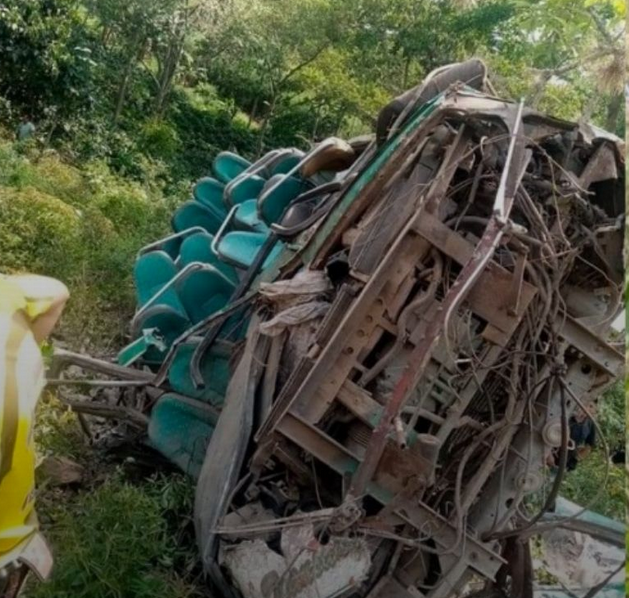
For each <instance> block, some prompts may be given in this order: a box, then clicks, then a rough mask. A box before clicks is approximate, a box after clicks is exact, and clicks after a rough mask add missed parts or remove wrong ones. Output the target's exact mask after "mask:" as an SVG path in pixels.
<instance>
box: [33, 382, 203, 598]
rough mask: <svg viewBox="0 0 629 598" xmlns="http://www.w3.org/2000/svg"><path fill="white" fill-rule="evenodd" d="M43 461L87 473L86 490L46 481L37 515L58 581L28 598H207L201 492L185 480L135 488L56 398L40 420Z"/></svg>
mask: <svg viewBox="0 0 629 598" xmlns="http://www.w3.org/2000/svg"><path fill="white" fill-rule="evenodd" d="M36 442H37V447H38V453H39V455H40V457H44V456H46V455H56V456H64V457H69V458H71V459H74V460H76V461H77V462H78V463H80V464H81V465H83V466H84V467H85V471H86V475H85V479H84V480H83V481H82V482H81V485H80V487H79V489H78V490H77V489H70V488H58V487H57V488H55V487H52V486H50V485H47V483H46V482H45V481H41V482H40V485H39V487H38V489H37V513H38V516H39V519H40V522H41V527H42V532H43V533H44V535H45V536H46V538H47V540H48V542H49V544H50V545H51V547H52V551H53V554H54V559H55V565H54V569H53V575H52V578H51V580H50V581H49V582H48V583H45V584H39V583H34V582H31V584H30V586H29V588H28V590H27V593H26V596H27V598H67V597H68V596H72V597H73V598H196V597H201V596H205V595H206V594H204V593H202V592H203V590H202V588H203V584H202V583H201V580H200V579H199V567H198V555H197V551H196V547H195V544H194V531H193V524H192V507H193V497H194V487H193V485H192V483H191V481H190V479H189V478H187V477H186V476H184V475H179V474H177V475H169V476H165V475H163V474H155V475H153V476H151V477H149V478H148V479H140V480H137V479H135V480H134V481H133V482H132V481H131V480H130V479H129V476H128V475H127V474H126V473H125V468H124V467H122V466H116V465H114V464H112V463H111V462H108V461H107V460H105V459H103V458H102V457H101V456H99V455H98V454H97V453H95V452H93V451H91V450H90V448H89V447H88V446H87V441H86V440H85V438H84V436H83V435H82V433H81V431H80V428H79V426H78V422H77V419H76V415H75V414H73V413H72V412H70V411H69V410H68V409H67V408H65V407H64V406H63V404H62V403H61V402H60V401H59V400H57V399H56V398H55V396H54V395H52V394H49V393H48V394H46V395H45V396H44V397H43V398H42V401H41V402H40V405H39V408H38V413H37V426H36Z"/></svg>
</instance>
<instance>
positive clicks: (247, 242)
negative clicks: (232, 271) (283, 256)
mask: <svg viewBox="0 0 629 598" xmlns="http://www.w3.org/2000/svg"><path fill="white" fill-rule="evenodd" d="M267 238H268V234H266V233H256V232H240V231H236V232H232V233H227V234H226V235H225V236H224V237H223V239H222V240H221V242H220V243H219V245H218V252H219V254H220V256H221V257H222V258H223V259H225V260H226V261H229V262H230V263H233V264H234V265H236V267H238V268H243V269H247V268H249V267H250V266H251V264H253V261H254V260H255V257H256V255H257V253H258V251H260V249H261V248H262V245H264V242H265V241H266V239H267ZM282 247H283V246H282V244H281V243H279V242H278V243H276V244H275V246H274V247H273V249H272V250H271V252H270V254H269V255H268V257H267V258H266V260H264V264H263V265H262V267H263V268H266V267H268V266H269V265H270V264H272V263H273V261H274V260H275V259H276V258H277V256H278V255H279V254H280V253H281V251H282Z"/></svg>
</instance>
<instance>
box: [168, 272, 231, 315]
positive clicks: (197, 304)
mask: <svg viewBox="0 0 629 598" xmlns="http://www.w3.org/2000/svg"><path fill="white" fill-rule="evenodd" d="M208 268H209V269H207V270H200V271H194V272H190V273H189V274H188V275H186V276H185V277H184V278H182V279H181V280H180V281H179V282H178V283H177V292H178V295H179V297H180V298H181V302H182V304H183V306H184V308H185V310H186V313H187V314H188V316H189V317H190V319H191V320H192V322H193V323H195V324H196V323H197V322H200V321H201V320H204V319H205V318H207V317H208V316H211V315H212V314H213V313H216V312H217V311H218V310H219V309H222V308H223V307H225V306H226V305H227V304H228V303H229V299H230V297H231V295H232V293H233V291H234V289H235V288H236V285H235V283H234V282H233V281H232V280H230V279H229V278H227V277H226V276H225V275H224V274H222V273H221V272H220V271H219V270H217V269H216V268H213V267H212V266H208Z"/></svg>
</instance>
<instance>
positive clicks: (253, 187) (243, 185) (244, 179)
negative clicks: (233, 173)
mask: <svg viewBox="0 0 629 598" xmlns="http://www.w3.org/2000/svg"><path fill="white" fill-rule="evenodd" d="M265 184H266V179H264V178H262V177H261V176H258V175H256V174H246V173H245V174H243V175H241V176H240V177H238V178H237V179H235V180H233V181H232V182H231V183H230V184H229V185H227V187H226V189H225V196H224V197H225V202H226V203H227V204H228V205H230V206H235V205H237V204H240V203H242V202H243V201H247V200H249V199H254V198H256V197H258V195H260V191H262V188H263V187H264V185H265Z"/></svg>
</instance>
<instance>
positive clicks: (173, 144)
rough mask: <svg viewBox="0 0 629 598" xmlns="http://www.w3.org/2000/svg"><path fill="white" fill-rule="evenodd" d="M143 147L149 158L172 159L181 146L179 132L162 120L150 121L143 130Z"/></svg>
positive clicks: (141, 139) (141, 138)
mask: <svg viewBox="0 0 629 598" xmlns="http://www.w3.org/2000/svg"><path fill="white" fill-rule="evenodd" d="M140 142H141V147H142V148H143V150H144V152H145V153H147V154H148V155H149V156H153V157H154V158H158V159H165V160H169V159H172V158H173V156H174V155H175V153H176V152H177V150H178V149H179V146H180V141H179V136H178V135H177V131H176V130H175V129H174V128H173V127H172V126H170V125H169V124H167V123H165V122H163V121H160V120H150V121H148V122H147V123H145V125H144V127H143V128H142V134H141V137H140Z"/></svg>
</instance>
